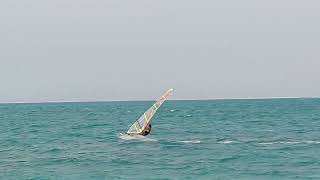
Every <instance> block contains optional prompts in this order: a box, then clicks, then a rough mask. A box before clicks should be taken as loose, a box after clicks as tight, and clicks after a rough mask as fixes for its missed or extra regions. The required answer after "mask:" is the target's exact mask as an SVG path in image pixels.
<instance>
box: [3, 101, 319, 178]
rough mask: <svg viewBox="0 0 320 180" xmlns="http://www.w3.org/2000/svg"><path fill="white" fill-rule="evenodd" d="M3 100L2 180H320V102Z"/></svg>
mask: <svg viewBox="0 0 320 180" xmlns="http://www.w3.org/2000/svg"><path fill="white" fill-rule="evenodd" d="M152 104H153V102H152V101H133V102H83V103H29V104H0V179H4V180H10V179H14V180H16V179H17V180H24V179H30V180H31V179H35V180H36V179H39V180H45V179H59V180H60V179H66V180H69V179H70V180H79V179H183V180H184V179H208V180H215V179H223V180H228V179H249V180H250V179H253V180H259V179H320V99H316V98H314V99H312V98H311V99H308V98H306V99H303V98H297V99H255V100H205V101H166V102H165V103H164V105H163V106H162V107H161V108H160V109H159V111H158V112H157V114H156V115H155V116H154V118H153V120H152V132H151V134H150V135H149V136H147V137H145V138H133V139H130V138H128V139H127V138H123V137H121V136H120V135H119V133H123V132H126V130H127V129H128V128H129V126H130V125H131V123H133V122H134V121H135V120H136V119H137V118H138V117H139V116H140V115H141V114H142V113H143V112H144V111H145V110H146V109H147V108H148V107H149V106H151V105H152Z"/></svg>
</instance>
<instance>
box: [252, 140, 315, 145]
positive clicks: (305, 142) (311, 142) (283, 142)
mask: <svg viewBox="0 0 320 180" xmlns="http://www.w3.org/2000/svg"><path fill="white" fill-rule="evenodd" d="M258 144H260V145H272V144H320V141H275V142H263V143H258Z"/></svg>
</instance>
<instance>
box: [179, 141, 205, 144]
mask: <svg viewBox="0 0 320 180" xmlns="http://www.w3.org/2000/svg"><path fill="white" fill-rule="evenodd" d="M178 142H180V143H187V144H200V143H201V141H199V140H194V141H178Z"/></svg>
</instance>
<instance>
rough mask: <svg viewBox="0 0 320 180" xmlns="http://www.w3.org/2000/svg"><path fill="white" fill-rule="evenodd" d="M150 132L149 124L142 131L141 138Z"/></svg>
mask: <svg viewBox="0 0 320 180" xmlns="http://www.w3.org/2000/svg"><path fill="white" fill-rule="evenodd" d="M150 132H151V124H149V125H148V126H146V127H145V128H144V130H143V131H142V134H141V135H142V136H147V135H148V134H150Z"/></svg>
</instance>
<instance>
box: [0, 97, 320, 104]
mask: <svg viewBox="0 0 320 180" xmlns="http://www.w3.org/2000/svg"><path fill="white" fill-rule="evenodd" d="M272 99H320V97H258V98H215V99H169V100H168V101H220V100H272ZM155 100H156V99H145V100H101V101H96V100H93V101H43V102H42V101H35V102H32V101H31V102H0V105H1V104H55V103H104V102H148V101H155Z"/></svg>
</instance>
